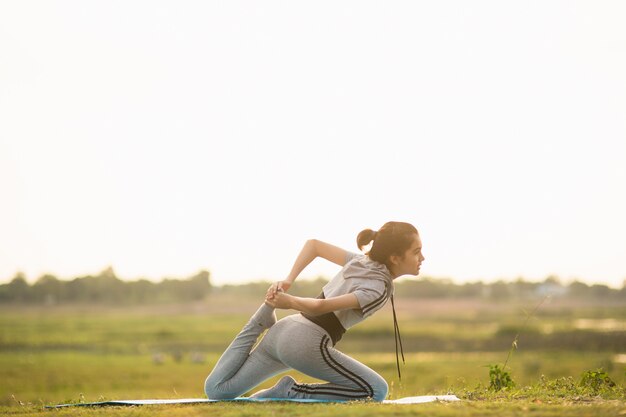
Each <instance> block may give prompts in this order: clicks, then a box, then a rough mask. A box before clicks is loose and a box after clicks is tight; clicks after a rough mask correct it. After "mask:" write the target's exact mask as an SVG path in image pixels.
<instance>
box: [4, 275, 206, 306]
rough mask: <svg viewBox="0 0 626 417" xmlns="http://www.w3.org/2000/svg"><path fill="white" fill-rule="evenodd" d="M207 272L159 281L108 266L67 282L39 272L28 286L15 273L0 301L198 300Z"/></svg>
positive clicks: (102, 302) (202, 293) (137, 302)
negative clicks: (128, 277)
mask: <svg viewBox="0 0 626 417" xmlns="http://www.w3.org/2000/svg"><path fill="white" fill-rule="evenodd" d="M211 288H212V287H211V281H210V276H209V272H208V271H200V272H198V273H197V274H196V275H193V276H191V277H189V278H187V279H164V280H162V281H161V282H159V283H155V282H152V281H148V280H146V279H140V280H137V281H123V280H121V279H119V278H118V277H117V276H116V275H115V272H114V271H113V269H112V268H107V269H105V270H104V271H102V272H101V273H100V274H98V275H95V276H92V275H88V276H84V277H78V278H75V279H73V280H70V281H65V280H60V279H58V278H56V277H55V276H53V275H43V276H42V277H40V278H39V279H38V280H37V281H36V282H35V283H34V284H32V285H30V284H28V282H27V281H26V279H25V277H24V275H23V274H21V273H18V274H17V275H16V276H15V277H14V278H13V279H12V280H11V282H9V283H8V284H1V285H0V303H3V304H6V303H20V304H64V303H96V304H152V303H168V302H184V301H194V300H202V299H204V298H206V297H207V296H208V295H209V293H210V292H211Z"/></svg>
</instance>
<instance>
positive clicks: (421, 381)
mask: <svg viewBox="0 0 626 417" xmlns="http://www.w3.org/2000/svg"><path fill="white" fill-rule="evenodd" d="M252 292H254V291H250V293H252ZM261 294H262V293H261ZM542 299H543V296H542V295H539V294H537V295H535V296H531V297H526V298H523V299H522V298H515V299H511V298H506V299H501V300H499V299H494V298H490V297H487V298H485V297H483V298H476V297H469V298H467V297H466V298H463V297H456V298H441V297H440V298H414V297H404V298H402V297H398V300H397V306H396V307H397V311H398V314H399V324H400V329H401V331H402V340H403V343H404V351H405V356H406V365H403V366H402V383H399V381H398V377H397V374H396V364H395V350H394V349H395V345H394V338H393V324H392V318H391V310H390V306H389V305H387V306H385V308H384V309H382V310H381V311H380V312H378V313H377V314H376V315H375V316H374V317H372V318H371V319H369V320H367V321H366V322H364V323H361V324H360V325H358V326H356V327H355V328H353V329H351V330H350V331H349V332H348V333H347V334H346V336H345V337H344V338H343V339H342V340H341V342H339V344H338V346H337V348H338V349H340V350H342V351H344V352H345V353H347V354H350V355H353V356H355V357H356V358H358V359H359V360H362V361H363V362H365V363H367V364H368V365H369V366H371V367H372V368H374V369H375V370H376V371H378V372H380V373H381V374H382V375H383V376H384V377H385V378H386V379H387V380H388V381H389V382H390V385H391V390H390V398H398V397H403V396H410V395H426V394H445V393H449V392H451V393H460V392H462V391H464V390H467V389H474V388H476V387H479V386H488V385H489V375H488V367H487V365H489V364H498V363H499V364H502V363H503V362H504V361H505V359H506V356H507V353H508V351H509V348H510V347H511V343H512V341H513V339H514V338H515V335H516V334H517V333H518V332H520V336H519V341H518V349H517V350H516V351H515V352H514V353H513V355H512V357H511V359H510V360H509V363H508V365H509V366H510V368H509V370H510V372H511V376H512V377H513V380H514V381H515V382H516V384H517V385H518V386H524V385H527V384H532V383H536V382H538V381H539V380H541V378H542V375H543V376H544V378H548V379H555V378H561V377H573V378H574V379H575V380H576V381H578V380H579V378H580V375H581V373H583V372H584V371H587V370H595V369H598V368H603V369H604V370H606V371H607V372H608V374H609V375H610V377H611V378H612V379H613V381H615V382H616V383H617V384H618V385H621V386H624V385H625V382H626V373H625V370H626V305H625V303H623V302H622V301H621V299H619V298H613V299H609V298H605V299H602V298H588V299H580V298H571V297H552V298H549V299H547V300H545V302H543V303H542V305H541V307H540V308H539V309H538V310H537V312H536V313H535V314H533V315H532V317H531V318H530V319H529V320H528V322H527V323H526V326H525V327H522V325H523V323H524V321H525V318H526V314H527V313H528V312H530V310H532V309H533V308H534V307H535V306H536V305H537V304H538V303H540V302H541V300H542ZM260 302H261V297H260V296H252V295H251V294H247V293H246V291H239V292H237V291H222V292H219V291H217V292H213V293H211V294H209V295H207V296H206V297H204V298H203V299H201V300H195V301H190V302H185V303H162V304H156V305H155V304H151V305H150V304H148V305H125V306H119V305H111V304H102V303H92V304H86V303H82V304H52V305H45V304H43V305H40V304H5V305H0V381H2V382H1V392H0V395H1V396H0V405H3V406H9V407H10V406H14V405H19V404H20V403H21V404H32V405H39V404H52V403H61V402H66V401H71V402H77V401H98V400H101V399H131V398H186V397H203V396H204V393H203V382H204V378H205V377H206V375H207V374H208V373H209V372H210V370H211V367H212V366H213V364H214V363H215V361H216V360H217V359H218V357H219V355H220V354H221V352H222V351H223V350H224V349H225V348H226V347H227V345H228V344H229V343H230V341H231V340H232V338H233V337H234V336H235V335H236V333H237V332H238V330H239V329H240V327H241V326H242V325H243V324H244V323H245V321H246V320H247V318H248V317H249V315H250V314H251V313H252V312H254V310H255V309H256V308H257V307H258V305H259V304H260ZM287 314H293V312H291V311H280V312H279V317H282V316H285V315H287ZM294 375H296V376H297V378H298V379H301V380H303V381H312V380H311V379H310V378H308V377H306V376H303V375H298V374H297V373H295V374H294ZM275 379H276V378H274V379H272V380H269V381H267V382H266V383H264V384H263V385H262V386H263V387H264V386H269V385H271V384H272V383H273V382H274V381H275Z"/></svg>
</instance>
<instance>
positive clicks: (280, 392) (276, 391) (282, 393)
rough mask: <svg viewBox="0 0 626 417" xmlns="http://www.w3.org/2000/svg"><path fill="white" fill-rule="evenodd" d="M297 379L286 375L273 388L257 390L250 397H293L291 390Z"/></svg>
mask: <svg viewBox="0 0 626 417" xmlns="http://www.w3.org/2000/svg"><path fill="white" fill-rule="evenodd" d="M295 383H296V380H295V379H293V378H292V377H290V376H289V375H285V376H284V377H282V378H281V379H280V381H278V382H277V383H276V385H274V386H273V387H271V388H268V389H264V390H261V391H259V392H255V393H254V394H252V395H251V396H250V398H291V397H290V396H289V390H290V389H291V387H293V386H294V384H295Z"/></svg>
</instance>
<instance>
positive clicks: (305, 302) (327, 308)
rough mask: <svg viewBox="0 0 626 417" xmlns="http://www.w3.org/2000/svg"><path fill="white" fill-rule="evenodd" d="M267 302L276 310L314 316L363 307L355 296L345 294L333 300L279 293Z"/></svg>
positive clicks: (266, 300)
mask: <svg viewBox="0 0 626 417" xmlns="http://www.w3.org/2000/svg"><path fill="white" fill-rule="evenodd" d="M265 302H266V303H267V304H269V305H271V306H272V307H274V308H282V309H292V310H297V311H301V312H303V313H307V314H311V315H313V316H318V315H320V314H324V313H330V312H331V311H339V310H347V309H353V308H360V307H361V306H360V304H359V300H358V299H357V298H356V295H354V294H344V295H340V296H338V297H331V298H304V297H296V296H294V295H290V294H285V293H284V292H277V293H276V294H275V295H274V296H273V297H271V298H269V297H268V298H266V299H265Z"/></svg>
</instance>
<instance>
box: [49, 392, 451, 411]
mask: <svg viewBox="0 0 626 417" xmlns="http://www.w3.org/2000/svg"><path fill="white" fill-rule="evenodd" d="M272 401H288V402H296V403H346V402H350V401H346V400H312V399H294V398H250V397H238V398H233V399H230V400H211V399H208V398H181V399H154V400H115V401H100V402H94V403H73V404H59V405H49V406H46V408H61V407H103V406H124V405H163V404H204V403H216V402H255V403H265V402H272ZM433 401H459V398H457V396H456V395H422V396H417V397H405V398H400V399H397V400H385V401H383V404H421V403H428V402H433Z"/></svg>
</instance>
